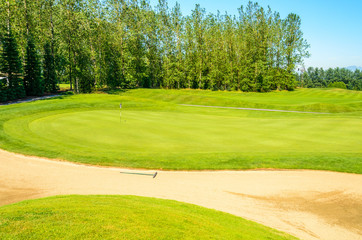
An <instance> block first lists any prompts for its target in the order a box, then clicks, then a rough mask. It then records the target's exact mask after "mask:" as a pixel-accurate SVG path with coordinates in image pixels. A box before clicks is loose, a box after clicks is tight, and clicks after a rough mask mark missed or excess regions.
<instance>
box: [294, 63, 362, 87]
mask: <svg viewBox="0 0 362 240" xmlns="http://www.w3.org/2000/svg"><path fill="white" fill-rule="evenodd" d="M303 70H304V69H303ZM296 79H297V81H298V86H299V87H304V88H343V89H349V90H357V91H362V71H361V70H359V69H356V70H355V71H352V70H349V69H346V68H338V67H337V68H329V69H327V70H324V69H323V68H313V67H309V68H308V69H307V70H304V71H301V72H300V73H299V74H296Z"/></svg>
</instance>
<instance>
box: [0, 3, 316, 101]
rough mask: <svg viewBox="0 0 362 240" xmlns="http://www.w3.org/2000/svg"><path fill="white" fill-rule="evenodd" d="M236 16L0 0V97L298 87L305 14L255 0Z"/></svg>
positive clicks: (133, 6)
mask: <svg viewBox="0 0 362 240" xmlns="http://www.w3.org/2000/svg"><path fill="white" fill-rule="evenodd" d="M238 10H239V14H238V15H237V16H233V15H229V14H227V13H225V14H221V13H219V12H218V13H217V14H212V13H209V14H207V13H206V11H205V9H204V8H202V7H201V6H200V5H196V6H195V9H194V10H193V11H192V13H191V14H190V15H189V16H183V15H182V13H181V10H180V5H179V4H178V3H176V5H175V6H173V7H169V6H168V3H167V1H166V0H159V2H158V5H157V6H156V7H154V8H153V7H151V5H150V3H149V2H148V1H147V0H6V1H1V3H0V19H1V22H0V24H1V26H0V37H1V40H2V41H1V44H0V50H1V53H2V54H1V60H0V61H1V62H0V76H2V78H1V82H0V95H1V96H2V100H4V99H5V98H6V99H14V98H18V97H22V96H25V95H39V94H42V93H43V92H44V91H45V92H53V91H56V83H57V82H67V83H69V84H70V87H71V89H72V88H73V87H74V89H73V90H74V91H75V92H76V93H80V92H91V91H93V90H94V89H97V88H101V87H105V86H106V87H108V88H136V87H144V88H160V87H161V88H199V89H213V90H219V89H220V90H242V91H262V92H264V91H271V90H275V89H285V90H292V89H294V88H295V87H296V85H297V82H296V78H295V72H294V70H295V68H296V66H297V65H298V64H300V63H302V61H303V58H305V57H308V55H309V53H308V47H309V45H308V44H307V42H306V40H305V39H304V38H303V33H302V31H301V19H300V17H299V16H298V15H296V14H293V13H291V14H289V15H288V16H287V17H286V18H285V19H282V18H281V17H280V14H279V13H278V12H275V11H272V10H271V9H270V8H269V7H268V8H267V9H264V8H263V7H261V6H260V5H259V4H258V3H254V2H249V3H248V4H247V5H246V6H241V7H240V8H239V9H238Z"/></svg>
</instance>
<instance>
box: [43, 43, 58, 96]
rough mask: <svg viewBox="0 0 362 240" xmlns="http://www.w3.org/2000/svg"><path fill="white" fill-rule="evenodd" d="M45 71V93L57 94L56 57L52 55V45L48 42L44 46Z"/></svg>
mask: <svg viewBox="0 0 362 240" xmlns="http://www.w3.org/2000/svg"><path fill="white" fill-rule="evenodd" d="M43 71H44V73H43V78H44V79H43V83H44V91H45V92H48V93H55V92H57V91H58V90H59V88H58V85H57V77H56V72H55V63H54V57H53V54H52V50H51V45H50V44H49V43H48V42H47V43H46V44H45V45H44V65H43Z"/></svg>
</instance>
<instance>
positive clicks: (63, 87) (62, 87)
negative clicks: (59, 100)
mask: <svg viewBox="0 0 362 240" xmlns="http://www.w3.org/2000/svg"><path fill="white" fill-rule="evenodd" d="M58 86H59V89H60V90H62V91H64V90H69V89H70V86H69V83H59V84H58Z"/></svg>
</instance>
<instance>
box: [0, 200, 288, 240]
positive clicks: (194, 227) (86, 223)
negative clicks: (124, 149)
mask: <svg viewBox="0 0 362 240" xmlns="http://www.w3.org/2000/svg"><path fill="white" fill-rule="evenodd" d="M0 239H248V240H252V239H258V240H262V239H294V238H293V237H291V236H289V235H287V234H284V233H281V232H278V231H276V230H273V229H271V228H267V227H264V226H262V225H260V224H257V223H254V222H251V221H247V220H244V219H242V218H239V217H235V216H233V215H230V214H226V213H223V212H219V211H215V210H211V209H206V208H202V207H198V206H195V205H191V204H185V203H180V202H176V201H170V200H160V199H153V198H141V197H134V196H62V197H51V198H45V199H38V200H31V201H25V202H21V203H17V204H13V205H8V206H3V207H0Z"/></svg>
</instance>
